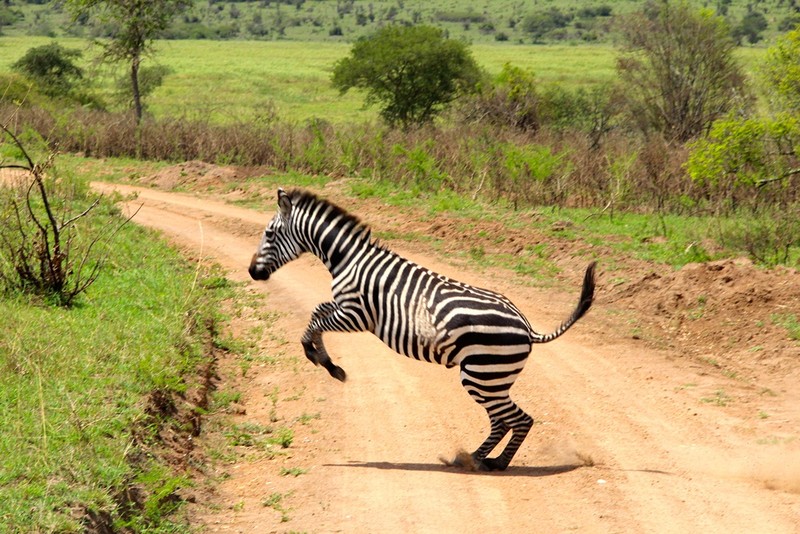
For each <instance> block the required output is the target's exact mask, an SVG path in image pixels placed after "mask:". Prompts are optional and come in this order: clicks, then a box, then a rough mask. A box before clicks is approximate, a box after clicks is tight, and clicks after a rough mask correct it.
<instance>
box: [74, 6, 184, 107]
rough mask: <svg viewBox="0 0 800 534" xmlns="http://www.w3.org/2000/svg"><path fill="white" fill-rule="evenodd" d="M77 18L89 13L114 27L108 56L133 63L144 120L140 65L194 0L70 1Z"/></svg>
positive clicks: (137, 102)
mask: <svg viewBox="0 0 800 534" xmlns="http://www.w3.org/2000/svg"><path fill="white" fill-rule="evenodd" d="M66 3H67V6H68V7H69V8H70V10H71V11H72V14H73V17H74V18H75V19H76V20H77V19H78V18H80V17H82V16H85V14H86V13H87V12H89V13H91V14H92V15H94V16H96V17H98V18H99V19H100V20H101V21H102V22H103V23H105V24H108V25H109V26H110V27H111V28H112V33H111V35H110V36H109V39H108V40H107V41H104V42H103V43H102V46H103V47H104V58H105V59H106V60H109V61H112V62H123V63H127V65H128V66H129V75H130V83H131V94H132V97H133V110H134V115H135V117H136V121H137V122H140V121H141V120H142V95H141V90H140V87H139V83H140V79H139V68H140V66H141V62H142V59H143V58H144V57H145V56H146V55H147V54H149V53H152V51H153V42H154V40H155V39H156V38H157V37H159V35H160V34H161V33H162V32H163V31H164V30H166V29H167V27H168V26H169V25H170V23H171V22H172V20H173V18H174V17H175V15H177V14H178V13H180V12H181V11H182V10H184V9H187V8H189V7H191V6H192V5H193V2H192V0H66Z"/></svg>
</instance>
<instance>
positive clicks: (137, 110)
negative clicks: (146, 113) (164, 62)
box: [131, 55, 142, 124]
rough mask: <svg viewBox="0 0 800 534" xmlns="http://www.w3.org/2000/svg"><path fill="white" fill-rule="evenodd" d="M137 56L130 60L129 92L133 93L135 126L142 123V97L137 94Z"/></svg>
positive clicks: (138, 60) (138, 59)
mask: <svg viewBox="0 0 800 534" xmlns="http://www.w3.org/2000/svg"><path fill="white" fill-rule="evenodd" d="M140 61H141V59H140V58H139V56H138V55H137V56H135V57H134V58H133V59H132V60H131V91H132V92H133V114H134V116H135V117H136V124H139V123H141V122H142V96H141V94H139V62H140Z"/></svg>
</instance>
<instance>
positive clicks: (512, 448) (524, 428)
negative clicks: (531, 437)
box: [482, 399, 533, 471]
mask: <svg viewBox="0 0 800 534" xmlns="http://www.w3.org/2000/svg"><path fill="white" fill-rule="evenodd" d="M509 401H510V402H511V404H512V405H513V408H514V412H515V413H514V414H513V416H511V417H510V419H507V420H506V421H507V422H506V423H504V424H505V425H508V426H509V427H510V428H511V439H510V440H509V442H508V444H507V445H506V448H505V449H503V452H502V453H500V455H499V456H497V457H495V458H486V457H484V458H483V461H482V463H483V466H484V468H486V469H487V470H489V471H503V470H505V468H506V467H508V464H509V463H511V459H512V458H514V455H515V454H516V453H517V450H519V447H520V445H522V442H523V441H525V438H526V437H527V435H528V432H530V429H531V427H532V426H533V418H532V417H531V416H530V415H528V414H526V413H525V412H523V411H522V410H521V409H520V408H519V406H517V405H516V404H514V402H513V401H511V400H510V399H509ZM489 417H491V415H490V416H489Z"/></svg>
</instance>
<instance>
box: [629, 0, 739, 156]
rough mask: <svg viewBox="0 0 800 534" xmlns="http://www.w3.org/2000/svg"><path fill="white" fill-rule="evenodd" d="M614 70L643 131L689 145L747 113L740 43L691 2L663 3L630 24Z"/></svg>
mask: <svg viewBox="0 0 800 534" xmlns="http://www.w3.org/2000/svg"><path fill="white" fill-rule="evenodd" d="M621 34H622V38H623V43H624V44H623V53H622V55H621V56H620V57H619V58H618V60H617V71H618V73H619V76H620V78H621V81H622V83H623V86H624V88H625V94H626V95H627V97H626V101H627V107H628V110H629V112H630V116H631V118H632V119H633V120H634V122H635V123H636V124H637V125H638V126H639V127H640V128H641V129H642V130H643V131H645V132H647V131H657V132H661V133H662V134H664V135H665V136H666V137H667V138H668V139H672V140H676V141H686V140H688V139H691V138H693V137H696V136H697V135H699V134H702V133H703V132H706V131H708V129H709V128H710V126H711V124H712V123H713V121H714V120H715V119H718V118H720V117H722V116H724V115H726V114H727V113H728V112H729V111H731V110H732V109H734V108H735V107H736V106H747V105H749V103H750V99H749V97H748V96H747V95H748V92H747V90H746V89H747V88H746V86H745V76H744V73H743V71H742V69H741V67H740V66H739V64H738V63H737V62H736V59H735V57H734V51H735V48H736V43H735V42H734V41H733V39H732V38H731V36H730V32H729V29H728V26H727V25H726V23H725V21H724V20H723V19H722V18H721V17H717V16H715V15H714V14H713V13H712V12H711V11H709V10H707V9H701V10H695V9H694V8H692V7H691V6H690V5H689V3H688V2H687V1H686V0H678V1H676V2H670V1H668V0H661V1H659V2H658V3H649V4H648V5H647V6H646V7H645V9H644V10H643V11H641V12H639V13H635V14H632V15H630V16H629V17H626V18H625V19H624V22H623V23H622V25H621Z"/></svg>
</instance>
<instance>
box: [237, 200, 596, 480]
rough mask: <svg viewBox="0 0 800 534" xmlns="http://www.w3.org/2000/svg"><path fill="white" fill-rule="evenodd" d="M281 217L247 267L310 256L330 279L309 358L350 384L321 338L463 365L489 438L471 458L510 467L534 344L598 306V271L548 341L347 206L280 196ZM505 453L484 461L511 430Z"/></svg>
mask: <svg viewBox="0 0 800 534" xmlns="http://www.w3.org/2000/svg"><path fill="white" fill-rule="evenodd" d="M278 208H279V210H278V213H277V214H276V215H275V217H274V218H273V219H272V220H271V221H270V222H269V224H268V225H267V228H266V230H265V231H264V236H263V238H262V239H261V244H260V245H259V247H258V250H257V252H256V253H255V255H254V256H253V259H252V261H251V263H250V269H249V270H250V276H252V277H253V279H255V280H267V279H268V278H269V276H270V275H271V274H272V273H273V272H275V271H276V270H277V269H278V268H280V267H281V266H282V265H284V264H285V263H287V262H289V261H291V260H293V259H295V258H297V257H298V256H299V255H300V254H302V253H304V252H311V253H313V254H314V255H316V256H317V257H318V258H320V260H322V261H323V262H324V263H325V265H326V267H327V268H328V270H329V271H330V272H331V275H332V277H333V281H332V292H333V300H332V301H330V302H323V303H322V304H320V305H318V306H317V307H316V308H315V309H314V311H313V313H312V314H311V321H310V323H309V325H308V327H307V329H306V331H305V333H304V334H303V338H302V344H303V348H304V349H305V353H306V356H307V357H308V359H309V360H311V361H312V362H314V364H316V365H322V366H323V367H325V369H327V370H328V372H329V373H330V374H331V376H333V377H335V378H337V379H339V380H342V381H344V380H345V378H346V375H345V372H344V370H343V369H342V368H341V367H339V366H338V365H336V364H334V363H333V361H332V360H331V358H330V356H329V355H328V353H327V351H326V350H325V345H324V344H323V342H322V334H323V332H362V331H367V332H372V333H373V334H375V335H376V336H377V337H378V338H380V339H381V340H382V341H383V342H384V343H386V344H387V345H388V346H389V347H391V348H392V349H393V350H395V351H397V352H399V353H400V354H404V355H406V356H409V357H411V358H415V359H417V360H423V361H428V362H435V363H438V364H441V365H444V366H446V367H455V366H458V367H459V368H460V370H461V383H462V385H463V386H464V388H465V389H466V390H467V392H468V393H469V394H470V396H471V397H472V398H473V399H474V400H475V401H476V402H477V403H478V404H480V405H481V406H483V407H484V408H485V409H486V411H487V413H488V414H489V420H490V423H491V431H490V434H489V436H488V437H487V438H486V440H485V441H484V442H483V444H482V445H481V446H480V447H478V449H477V450H476V451H475V452H474V453H472V458H473V461H474V462H475V464H476V465H477V466H478V467H479V468H481V469H490V470H491V469H505V468H506V467H507V466H508V464H509V462H510V461H511V459H512V458H513V456H514V454H515V453H516V452H517V449H518V448H519V446H520V444H521V443H522V441H523V440H524V439H525V436H526V435H527V434H528V431H529V430H530V428H531V425H532V424H533V419H532V418H531V417H530V416H529V415H528V414H526V413H525V412H523V411H522V410H521V409H520V408H519V407H518V406H517V405H516V404H515V403H514V401H512V400H511V397H510V396H509V390H510V389H511V386H512V385H513V384H514V381H515V380H516V378H517V376H518V375H519V373H520V372H521V371H522V368H523V367H524V366H525V361H526V360H527V358H528V354H529V353H530V350H531V345H532V344H533V343H546V342H548V341H552V340H554V339H555V338H557V337H559V336H560V335H561V334H563V333H564V332H566V331H567V329H569V327H570V326H572V324H573V323H575V322H576V321H577V320H578V319H580V318H581V317H582V316H583V315H584V314H585V313H586V311H587V310H588V309H589V308H590V307H591V305H592V299H593V295H594V270H595V264H594V263H591V264H590V265H589V267H588V268H587V269H586V274H585V276H584V280H583V289H582V292H581V296H580V300H579V302H578V305H577V307H576V308H575V310H574V311H573V312H572V314H571V315H570V316H569V318H567V320H565V321H564V322H563V323H562V324H561V325H560V326H559V327H558V328H557V329H556V330H555V331H554V332H552V333H550V334H547V335H542V334H539V333H537V332H535V331H534V330H533V328H531V325H530V323H528V320H527V319H526V318H525V317H524V316H523V315H522V313H521V312H520V311H519V310H518V309H517V308H516V306H514V304H512V303H511V301H509V300H508V299H507V298H505V297H504V296H502V295H499V294H497V293H494V292H492V291H489V290H486V289H480V288H476V287H472V286H470V285H467V284H463V283H461V282H457V281H455V280H451V279H450V278H447V277H446V276H443V275H440V274H437V273H434V272H432V271H430V270H428V269H425V268H424V267H421V266H419V265H416V264H414V263H412V262H410V261H408V260H406V259H404V258H402V257H400V256H398V255H397V254H395V253H394V252H392V251H390V250H387V249H386V248H384V247H382V246H380V245H378V244H377V243H376V242H375V241H373V240H372V238H371V236H370V231H369V228H368V227H367V226H365V225H364V224H362V223H361V222H360V221H359V219H358V218H356V217H355V216H353V215H351V214H349V213H347V212H346V211H345V210H343V209H342V208H340V207H338V206H336V205H335V204H332V203H330V202H328V201H326V200H322V199H320V198H318V197H316V196H315V195H313V194H311V193H308V192H305V191H299V190H295V191H290V192H289V193H286V192H285V191H283V190H282V189H279V190H278ZM509 431H511V432H512V437H511V440H510V441H509V443H508V444H507V445H506V447H505V449H504V450H503V451H502V453H501V454H500V455H499V456H497V457H495V458H487V455H488V454H489V453H490V452H491V451H492V450H493V449H494V448H495V447H496V446H497V444H498V443H499V442H500V441H501V440H502V439H503V437H504V436H505V435H506V434H507V433H508V432H509Z"/></svg>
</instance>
